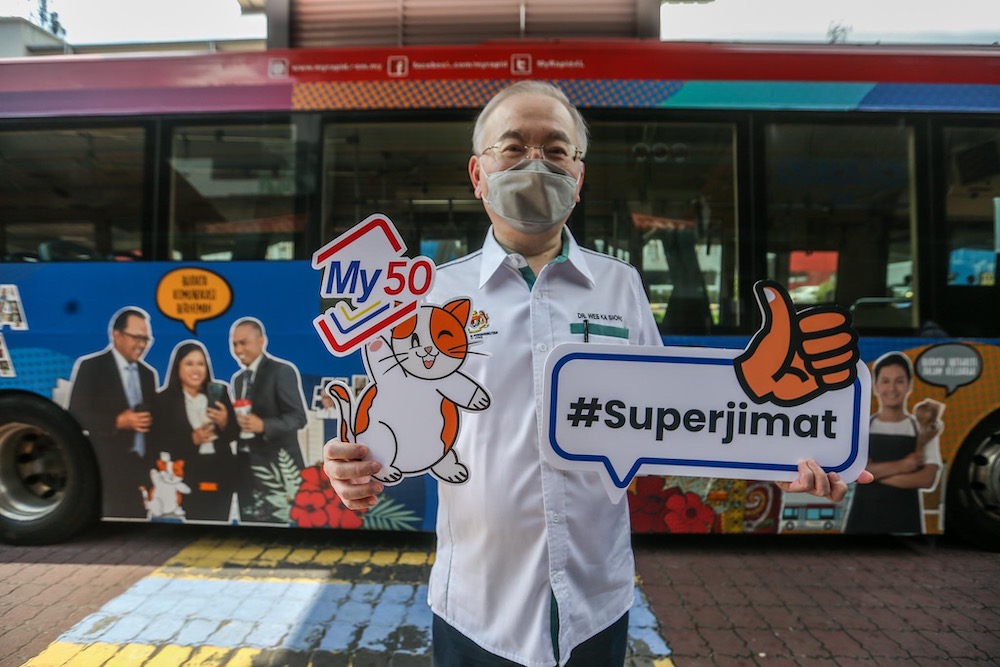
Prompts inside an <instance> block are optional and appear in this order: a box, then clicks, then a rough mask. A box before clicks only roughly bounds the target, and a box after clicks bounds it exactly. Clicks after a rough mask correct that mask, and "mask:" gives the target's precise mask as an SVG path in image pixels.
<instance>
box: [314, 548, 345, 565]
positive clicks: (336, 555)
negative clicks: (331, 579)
mask: <svg viewBox="0 0 1000 667" xmlns="http://www.w3.org/2000/svg"><path fill="white" fill-rule="evenodd" d="M344 553H345V552H344V550H343V549H323V550H322V551H320V552H319V553H318V554H316V558H314V559H313V562H314V563H315V564H316V565H320V566H324V567H329V566H330V565H336V564H337V563H339V562H340V559H341V558H343V557H344Z"/></svg>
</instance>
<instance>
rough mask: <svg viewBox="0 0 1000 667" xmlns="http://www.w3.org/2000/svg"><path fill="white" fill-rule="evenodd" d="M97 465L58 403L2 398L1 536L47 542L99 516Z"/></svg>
mask: <svg viewBox="0 0 1000 667" xmlns="http://www.w3.org/2000/svg"><path fill="white" fill-rule="evenodd" d="M99 488H100V486H99V478H98V474H97V464H96V463H95V460H94V455H93V452H92V451H91V449H90V445H89V443H88V442H87V440H86V438H84V436H83V434H82V433H81V432H80V428H79V427H78V426H77V425H76V423H75V422H74V421H73V419H72V418H70V417H69V415H68V414H66V413H65V412H63V411H62V410H61V409H60V408H59V407H58V406H56V405H55V404H54V403H50V402H49V401H46V400H44V399H41V398H38V397H35V396H27V395H24V394H8V395H4V396H0V539H2V540H3V541H4V542H9V543H12V544H48V543H53V542H58V541H61V540H65V539H68V538H69V537H72V536H73V535H75V534H76V533H78V532H80V531H81V530H83V529H85V528H87V527H88V526H89V525H91V524H92V523H93V521H94V520H95V519H96V518H97V511H98V505H99V501H100V491H99Z"/></svg>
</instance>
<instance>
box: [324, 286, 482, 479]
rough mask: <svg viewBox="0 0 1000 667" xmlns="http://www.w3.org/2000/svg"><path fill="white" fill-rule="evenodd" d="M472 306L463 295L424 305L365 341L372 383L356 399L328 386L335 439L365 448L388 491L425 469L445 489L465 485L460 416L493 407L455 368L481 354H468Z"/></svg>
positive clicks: (343, 389)
mask: <svg viewBox="0 0 1000 667" xmlns="http://www.w3.org/2000/svg"><path fill="white" fill-rule="evenodd" d="M471 309H472V302H471V301H470V300H469V299H467V298H459V299H454V300H452V301H449V302H448V303H446V304H444V305H443V306H439V305H433V304H425V305H422V306H420V307H419V308H417V312H416V313H415V314H414V315H413V316H412V317H410V318H409V319H407V320H406V321H404V322H402V323H400V324H398V325H397V326H395V327H394V328H393V329H392V330H391V332H390V335H389V336H388V337H385V336H380V337H378V338H376V339H374V340H372V341H370V342H369V343H368V344H367V345H366V346H365V348H364V363H365V369H366V370H367V372H368V377H369V378H370V379H371V382H369V383H368V384H367V385H366V386H365V388H364V389H363V390H362V391H361V394H360V395H359V396H358V397H357V400H354V399H353V394H352V393H351V391H350V389H348V387H347V385H345V384H344V383H342V382H336V381H335V382H331V383H330V384H328V385H327V387H326V391H327V393H328V394H329V395H330V396H331V397H332V398H333V399H334V401H335V402H336V404H337V406H338V409H339V411H340V439H341V440H343V441H345V442H361V443H363V444H364V445H366V446H367V447H368V448H369V450H370V458H372V459H375V460H376V461H379V462H380V463H381V464H382V470H381V472H380V473H379V474H378V475H376V476H375V478H376V479H378V480H379V481H380V482H382V483H384V484H386V485H390V486H391V485H394V484H398V483H399V482H400V481H402V479H403V478H404V477H412V476H417V475H422V474H425V473H427V472H430V473H431V474H432V475H434V476H435V477H436V478H438V479H439V480H441V481H442V482H447V483H449V484H462V483H464V482H466V481H468V479H469V469H468V467H467V466H466V465H465V464H463V463H462V462H461V461H460V460H459V458H458V452H457V451H455V449H454V448H453V445H454V444H455V441H456V440H457V438H458V433H459V428H460V414H461V412H460V411H461V410H467V411H473V412H479V411H482V410H486V409H487V408H488V407H489V406H490V404H491V403H492V398H491V396H490V393H489V391H488V390H487V389H486V388H485V387H483V386H482V385H480V384H479V383H478V382H477V381H476V380H474V379H473V378H471V377H469V376H468V375H466V374H465V373H462V372H461V371H460V370H459V369H460V368H461V367H462V365H463V364H464V363H465V360H466V358H467V356H468V355H469V354H484V353H481V352H470V351H469V339H468V334H467V333H466V329H465V328H466V324H467V322H468V320H469V313H470V312H471Z"/></svg>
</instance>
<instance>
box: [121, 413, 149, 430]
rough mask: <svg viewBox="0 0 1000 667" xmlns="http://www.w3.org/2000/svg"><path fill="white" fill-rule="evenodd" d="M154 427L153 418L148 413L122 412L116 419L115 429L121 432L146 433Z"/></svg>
mask: <svg viewBox="0 0 1000 667" xmlns="http://www.w3.org/2000/svg"><path fill="white" fill-rule="evenodd" d="M152 425H153V416H152V415H151V414H150V413H149V412H148V411H146V412H136V411H135V410H122V411H121V412H119V413H118V417H117V418H116V419H115V428H117V429H119V430H121V431H137V432H139V433H146V432H148V431H149V428H150V427H151V426H152Z"/></svg>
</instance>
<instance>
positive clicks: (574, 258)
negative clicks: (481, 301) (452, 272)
mask: <svg viewBox="0 0 1000 667" xmlns="http://www.w3.org/2000/svg"><path fill="white" fill-rule="evenodd" d="M562 238H563V247H562V252H561V253H560V254H559V256H558V257H556V258H555V259H554V260H552V262H550V264H551V263H556V262H565V263H566V264H567V265H568V266H571V267H573V269H574V270H575V271H576V272H577V273H578V274H579V275H580V276H582V277H583V278H584V279H585V280H586V281H587V283H588V284H589V285H590V286H591V287H593V286H595V285H596V283H595V282H594V275H593V274H592V273H591V272H590V267H589V266H588V265H587V259H586V256H585V255H584V253H583V250H582V249H581V248H580V246H579V245H578V244H577V242H576V239H575V238H573V233H572V232H571V231H569V228H568V227H563V231H562ZM508 256H509V253H508V252H507V251H506V250H505V249H504V247H503V246H502V245H500V243H499V242H498V241H497V239H496V237H495V236H494V235H493V227H492V226H490V230H489V232H488V233H487V234H486V240H485V241H484V242H483V258H482V262H481V263H480V266H479V287H480V288H482V287H483V285H485V284H486V283H487V282H488V281H489V279H490V278H492V277H493V275H494V274H495V273H496V272H497V270H498V269H499V268H500V267H501V266H503V264H504V262H506V261H507V258H508Z"/></svg>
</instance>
